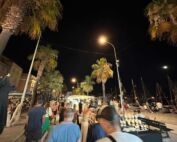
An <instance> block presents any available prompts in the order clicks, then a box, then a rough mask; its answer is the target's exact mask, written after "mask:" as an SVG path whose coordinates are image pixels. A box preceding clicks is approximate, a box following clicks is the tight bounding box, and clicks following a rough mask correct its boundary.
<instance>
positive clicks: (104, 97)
mask: <svg viewBox="0 0 177 142" xmlns="http://www.w3.org/2000/svg"><path fill="white" fill-rule="evenodd" d="M102 90H103V100H106V95H105V94H106V92H105V83H104V82H102Z"/></svg>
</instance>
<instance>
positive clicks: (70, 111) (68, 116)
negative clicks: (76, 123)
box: [64, 108, 74, 121]
mask: <svg viewBox="0 0 177 142" xmlns="http://www.w3.org/2000/svg"><path fill="white" fill-rule="evenodd" d="M73 118H74V110H73V109H72V108H67V109H65V111H64V119H65V120H68V121H72V120H73Z"/></svg>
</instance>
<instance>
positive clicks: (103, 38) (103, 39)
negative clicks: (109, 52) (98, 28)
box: [98, 35, 107, 45]
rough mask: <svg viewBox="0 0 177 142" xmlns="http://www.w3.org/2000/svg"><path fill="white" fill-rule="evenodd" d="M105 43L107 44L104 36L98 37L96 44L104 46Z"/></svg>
mask: <svg viewBox="0 0 177 142" xmlns="http://www.w3.org/2000/svg"><path fill="white" fill-rule="evenodd" d="M106 42H107V37H106V36H104V35H102V36H100V37H99V39H98V43H99V44H100V45H104V44H106Z"/></svg>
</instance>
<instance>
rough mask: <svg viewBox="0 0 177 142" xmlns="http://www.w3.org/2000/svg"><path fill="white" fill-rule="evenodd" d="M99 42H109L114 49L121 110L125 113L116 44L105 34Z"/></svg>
mask: <svg viewBox="0 0 177 142" xmlns="http://www.w3.org/2000/svg"><path fill="white" fill-rule="evenodd" d="M98 42H99V43H100V44H101V45H105V44H109V45H110V46H111V47H112V48H113V51H114V58H115V64H116V71H117V81H118V85H119V91H120V103H121V110H122V113H123V114H124V100H123V90H122V83H121V80H120V74H119V60H118V58H117V54H116V48H115V46H114V44H112V43H110V42H108V41H107V38H106V37H105V36H100V38H99V39H98Z"/></svg>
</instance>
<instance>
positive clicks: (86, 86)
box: [80, 75, 94, 95]
mask: <svg viewBox="0 0 177 142" xmlns="http://www.w3.org/2000/svg"><path fill="white" fill-rule="evenodd" d="M93 84H94V81H92V79H91V77H90V76H88V75H86V76H85V80H84V81H83V82H81V84H80V86H81V88H82V89H83V91H84V92H86V93H87V95H88V94H89V93H90V92H91V91H93Z"/></svg>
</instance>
